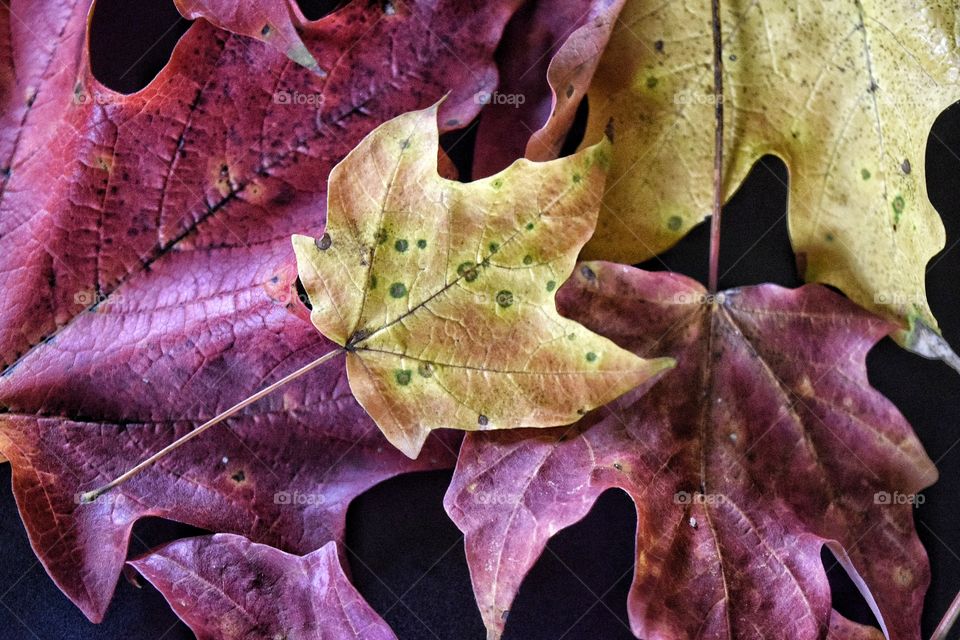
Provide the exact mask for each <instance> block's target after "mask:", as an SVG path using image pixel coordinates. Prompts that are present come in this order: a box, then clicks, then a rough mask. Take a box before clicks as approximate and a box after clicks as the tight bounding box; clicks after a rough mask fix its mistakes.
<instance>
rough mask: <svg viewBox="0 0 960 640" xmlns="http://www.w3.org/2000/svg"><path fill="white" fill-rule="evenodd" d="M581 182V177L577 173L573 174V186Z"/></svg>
mask: <svg viewBox="0 0 960 640" xmlns="http://www.w3.org/2000/svg"><path fill="white" fill-rule="evenodd" d="M581 180H583V176H581V175H580V174H579V173H575V174H573V182H574V184H577V183H578V182H580V181H581Z"/></svg>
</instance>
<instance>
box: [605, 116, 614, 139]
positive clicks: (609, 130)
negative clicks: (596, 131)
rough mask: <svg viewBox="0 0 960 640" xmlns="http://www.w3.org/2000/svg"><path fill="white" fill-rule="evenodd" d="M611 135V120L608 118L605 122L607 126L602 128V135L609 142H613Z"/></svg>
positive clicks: (612, 132)
mask: <svg viewBox="0 0 960 640" xmlns="http://www.w3.org/2000/svg"><path fill="white" fill-rule="evenodd" d="M613 134H614V129H613V118H610V119H609V120H607V125H606V126H605V127H604V128H603V135H605V136H607V139H609V140H610V142H613Z"/></svg>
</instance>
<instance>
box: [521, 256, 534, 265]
mask: <svg viewBox="0 0 960 640" xmlns="http://www.w3.org/2000/svg"><path fill="white" fill-rule="evenodd" d="M523 264H533V256H531V255H530V254H527V255H525V256H523Z"/></svg>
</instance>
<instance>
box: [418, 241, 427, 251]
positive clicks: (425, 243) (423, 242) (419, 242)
mask: <svg viewBox="0 0 960 640" xmlns="http://www.w3.org/2000/svg"><path fill="white" fill-rule="evenodd" d="M417 246H418V247H420V248H421V249H426V248H427V241H426V240H424V239H423V238H420V239H419V240H417Z"/></svg>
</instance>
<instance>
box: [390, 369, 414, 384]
mask: <svg viewBox="0 0 960 640" xmlns="http://www.w3.org/2000/svg"><path fill="white" fill-rule="evenodd" d="M393 377H394V379H395V380H396V381H397V384H399V385H400V386H402V387H404V386H406V385H408V384H410V379H411V378H412V377H413V374H412V373H411V372H410V369H397V370H396V371H394V372H393Z"/></svg>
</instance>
